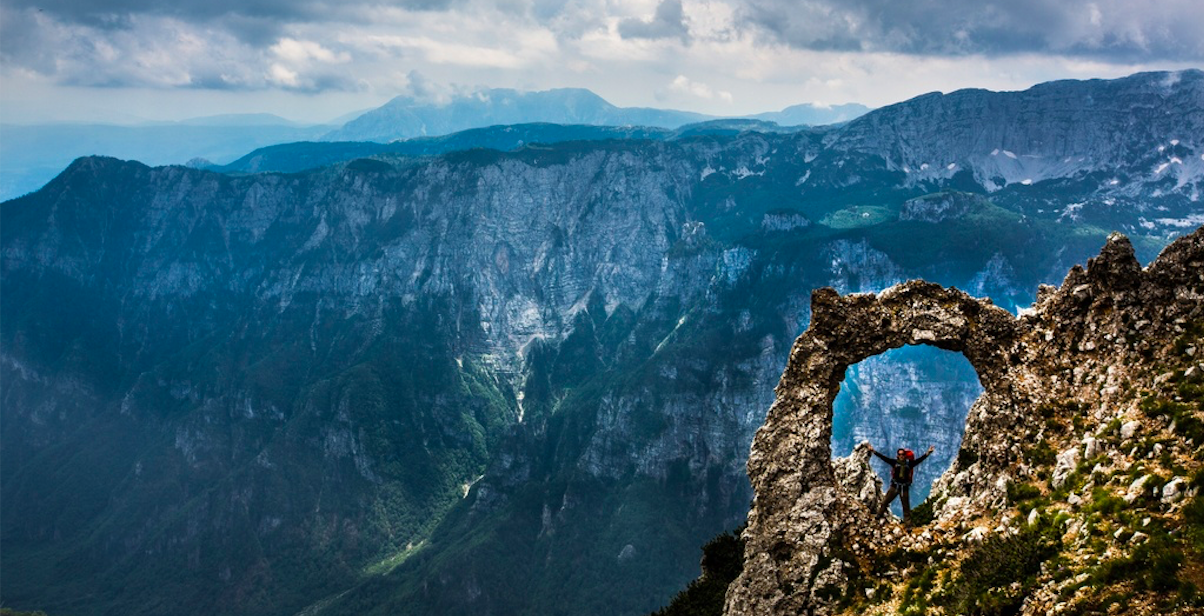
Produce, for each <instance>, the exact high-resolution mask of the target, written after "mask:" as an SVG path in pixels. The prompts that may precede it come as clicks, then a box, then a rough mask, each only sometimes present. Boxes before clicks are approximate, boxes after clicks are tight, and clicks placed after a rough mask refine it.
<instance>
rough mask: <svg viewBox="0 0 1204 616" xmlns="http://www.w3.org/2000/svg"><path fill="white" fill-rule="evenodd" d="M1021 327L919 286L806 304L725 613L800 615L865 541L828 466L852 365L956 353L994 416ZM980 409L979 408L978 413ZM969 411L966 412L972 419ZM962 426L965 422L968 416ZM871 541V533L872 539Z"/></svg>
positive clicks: (959, 296)
mask: <svg viewBox="0 0 1204 616" xmlns="http://www.w3.org/2000/svg"><path fill="white" fill-rule="evenodd" d="M1022 329H1024V327H1023V325H1022V321H1021V320H1019V319H1017V318H1016V317H1015V316H1013V315H1012V314H1011V313H1009V312H1008V311H1006V310H1003V309H1002V308H999V307H997V306H994V305H993V304H991V302H990V301H989V300H984V299H976V298H973V297H970V296H969V295H967V294H966V293H964V292H962V291H959V290H957V289H952V288H945V287H942V286H940V285H937V284H933V283H929V282H924V281H911V282H907V283H904V284H901V285H897V286H895V287H892V288H890V289H887V290H886V291H883V292H882V293H881V294H877V295H875V294H852V295H847V296H843V297H842V296H840V295H839V294H837V293H836V291H835V290H833V289H831V288H824V289H819V290H816V291H815V292H814V293H813V294H812V296H811V325H810V327H809V328H808V329H807V331H806V332H805V333H804V334H803V335H802V336H800V337H799V338H798V340H796V341H795V343H794V346H793V348H792V349H791V351H790V360H789V362H788V364H787V367H786V371H785V372H784V373H783V374H782V379H781V381H780V382H779V384H778V386H777V389H776V393H777V399H776V400H775V402H774V404H773V406H772V407H771V408H770V409H769V413H768V415H767V417H766V420H765V425H763V426H762V427H761V428H760V430H758V431H757V435H756V438H755V439H754V441H753V446H752V452H751V454H750V456H749V460H748V473H749V478H750V479H751V480H752V486H753V491H754V500H753V508H752V511H751V512H750V513H749V517H748V527H747V529H746V530H745V534H744V536H745V540H746V547H745V563H744V573H743V574H741V576H740V577H739V578H738V579H737V580H736V581H735V582H733V583H732V586H731V588H730V589H729V591H728V597H727V609H726V610H725V613H726V614H728V615H729V616H736V615H740V616H743V615H748V616H754V615H756V616H764V615H767V614H806V613H812V612H813V611H815V607H816V606H817V605H822V604H823V603H824V601H822V600H820V599H817V597H821V596H822V594H823V593H824V592H825V587H826V586H827V584H826V581H827V580H826V579H825V578H832V579H833V581H838V580H840V579H842V577H843V576H842V575H841V571H840V568H841V567H843V566H851V565H846V564H845V563H843V562H841V560H840V558H839V557H838V556H837V555H838V554H839V553H841V552H842V551H847V546H848V545H849V544H854V545H855V544H858V543H861V544H864V543H867V542H873V541H874V538H873V537H871V536H867V534H866V533H864V532H863V531H864V530H865V529H867V528H876V527H877V524H875V523H874V522H872V520H871V514H870V511H869V509H868V508H867V507H866V505H865V504H864V503H863V502H862V501H860V500H858V498H857V497H856V495H853V494H849V493H848V492H847V491H845V489H844V488H843V487H842V486H841V484H840V481H839V480H838V476H837V473H836V471H835V468H834V466H833V463H832V452H831V438H832V402H833V400H834V399H835V397H836V394H837V392H838V391H839V387H840V383H841V381H842V380H843V379H844V376H845V371H846V370H847V369H848V367H849V366H851V365H853V364H855V363H857V362H859V361H861V360H863V359H865V358H867V357H871V356H873V355H878V354H881V353H883V352H885V351H888V350H890V349H894V348H899V347H902V346H904V345H911V344H928V345H933V346H936V347H939V348H942V349H946V350H950V351H956V352H960V353H962V354H963V355H964V356H965V357H966V358H967V359H968V360H969V361H970V364H971V365H972V366H973V367H974V369H975V371H977V373H978V376H979V380H980V381H981V383H982V386H983V390H984V391H983V395H982V397H981V398H980V401H979V403H976V404H975V407H976V408H979V407H980V403H982V402H983V401H984V400H993V401H994V402H995V404H993V405H992V408H995V409H999V408H1006V406H1007V405H1006V404H1004V405H1000V404H999V402H1003V401H1006V400H1007V399H1009V398H1011V395H1010V392H1011V389H1012V388H1013V385H1014V384H1013V383H1012V382H1011V378H1010V375H1011V374H1012V373H1013V372H1012V371H1011V370H1009V366H1011V365H1012V364H1014V363H1019V362H1020V361H1021V360H1020V358H1019V355H1018V350H1017V343H1018V341H1019V339H1020V337H1021V330H1022ZM982 408H985V407H982ZM971 415H973V411H972V412H971ZM968 421H973V418H972V417H971V418H970V419H969V420H968ZM871 534H872V533H871Z"/></svg>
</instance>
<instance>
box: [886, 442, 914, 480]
mask: <svg viewBox="0 0 1204 616" xmlns="http://www.w3.org/2000/svg"><path fill="white" fill-rule="evenodd" d="M915 459H916V452H914V451H912V450H910V449H904V450H903V457H902V458H899V460H898V462H897V464H898V465H899V466H900V467H901V468H900V469H899V470H901V471H902V474H905V475H906V477H904V478H902V481H906V485H911V477H912V473H913V471H912V466H911V463H912V462H914V461H915ZM904 461H906V463H904ZM891 480H892V481H894V477H891Z"/></svg>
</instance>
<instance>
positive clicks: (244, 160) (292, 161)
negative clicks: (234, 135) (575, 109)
mask: <svg viewBox="0 0 1204 616" xmlns="http://www.w3.org/2000/svg"><path fill="white" fill-rule="evenodd" d="M673 135H674V131H671V130H668V129H661V128H645V127H638V126H637V127H630V126H629V127H619V126H580V125H562V124H514V125H508V126H490V127H486V128H474V129H469V130H465V131H461V132H458V133H452V134H451V135H445V136H440V137H413V138H410V139H404V140H400V141H392V142H389V143H379V142H375V141H312V142H298V143H285V144H280V145H272V146H267V147H264V148H259V149H258V150H255V151H254V152H251V153H250V154H247V155H246V156H243V157H241V158H239V159H238V160H236V161H234V162H232V163H230V164H228V165H214V166H211V167H210V169H211V170H213V171H219V172H222V173H259V172H265V171H278V172H284V173H295V172H297V171H304V170H306V169H315V168H318V167H324V166H327V165H332V164H335V163H340V162H345V161H349V160H352V159H356V158H367V157H373V156H381V157H398V156H411V157H416V156H435V155H439V154H446V153H448V152H455V151H460V150H471V149H474V148H488V149H493V150H500V151H508V150H514V149H517V148H520V147H523V146H525V145H529V144H540V143H542V144H551V143H560V142H563V141H599V140H603V139H653V140H661V139H667V138H670V137H672V136H673Z"/></svg>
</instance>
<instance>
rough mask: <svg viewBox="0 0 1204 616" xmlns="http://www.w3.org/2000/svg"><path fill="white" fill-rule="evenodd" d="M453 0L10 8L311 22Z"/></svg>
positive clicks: (109, 2) (16, 1)
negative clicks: (357, 9) (363, 9)
mask: <svg viewBox="0 0 1204 616" xmlns="http://www.w3.org/2000/svg"><path fill="white" fill-rule="evenodd" d="M452 2H453V0H379V1H374V2H338V1H331V0H325V1H302V2H296V1H293V0H175V1H173V2H163V1H162V0H10V2H8V3H7V4H8V5H9V7H10V8H14V9H24V8H30V9H35V10H39V11H45V12H47V13H51V14H53V15H55V16H57V17H59V18H61V19H63V20H64V21H67V22H73V23H84V24H88V25H91V26H104V25H120V22H121V17H122V16H125V15H132V14H144V15H158V16H164V17H175V18H178V19H182V20H184V21H194V20H209V19H215V18H218V17H225V16H231V15H240V16H244V17H250V18H270V19H274V20H278V21H310V20H314V19H319V18H323V17H327V16H330V15H332V14H334V13H337V12H339V11H340V10H342V9H343V8H346V7H348V6H352V7H354V6H364V5H368V6H392V7H397V8H403V9H409V10H441V9H446V8H448V7H450V6H451V4H452Z"/></svg>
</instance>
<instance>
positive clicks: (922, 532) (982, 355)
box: [725, 229, 1204, 616]
mask: <svg viewBox="0 0 1204 616" xmlns="http://www.w3.org/2000/svg"><path fill="white" fill-rule="evenodd" d="M1202 300H1204V229H1202V230H1197V231H1196V232H1195V233H1193V234H1192V235H1190V236H1187V237H1184V238H1182V239H1180V240H1178V241H1177V242H1175V243H1174V244H1172V245H1171V246H1169V247H1168V248H1167V249H1166V250H1165V251H1164V252H1163V253H1162V255H1161V256H1160V257H1159V258H1158V259H1157V260H1156V261H1155V262H1154V263H1153V264H1151V265H1150V266H1149V267H1148V268H1145V269H1144V270H1143V269H1142V268H1141V266H1140V264H1139V263H1138V262H1137V260H1136V259H1135V258H1134V255H1133V249H1132V246H1131V244H1130V243H1129V241H1128V239H1126V238H1125V237H1123V236H1121V235H1118V234H1113V235H1112V236H1110V237H1109V238H1108V242H1107V244H1106V245H1105V246H1104V248H1103V250H1102V252H1101V253H1100V255H1099V256H1098V257H1096V258H1094V259H1091V260H1090V261H1089V262H1088V265H1087V268H1086V269H1083V268H1081V267H1078V266H1076V267H1075V268H1074V269H1072V270H1071V272H1070V273H1069V275H1068V276H1067V277H1066V280H1065V281H1064V283H1063V284H1062V286H1061V288H1057V289H1055V288H1053V287H1043V288H1042V289H1041V291H1040V293H1039V298H1038V301H1037V303H1036V304H1035V305H1034V307H1033V312H1032V313H1030V314H1026V315H1025V316H1023V317H1019V318H1018V317H1015V316H1013V315H1012V314H1011V313H1009V312H1007V311H1005V310H1003V309H1001V308H998V307H996V306H994V305H992V304H991V302H990V301H989V300H985V299H976V298H973V297H971V296H969V295H967V294H966V293H964V292H962V291H959V290H957V289H950V288H945V287H941V286H939V285H935V284H931V283H927V282H923V281H911V282H907V283H903V284H900V285H897V286H895V287H892V288H890V289H887V290H886V291H883V292H882V293H881V294H877V295H875V294H850V295H846V296H840V295H838V294H837V293H836V292H835V291H833V290H832V289H820V290H817V291H815V293H814V294H813V295H812V319H811V325H810V328H809V329H808V330H807V331H806V332H805V333H804V334H803V335H802V336H800V337H799V338H798V340H796V342H795V344H794V347H793V349H792V351H791V354H790V361H789V364H788V366H787V367H786V370H785V372H784V374H783V375H782V379H781V381H780V383H779V385H778V387H777V390H776V393H777V399H776V401H775V402H774V404H773V406H772V407H771V408H770V410H769V414H768V417H767V418H766V422H765V425H764V426H763V427H762V428H761V429H760V430H759V431H758V433H757V436H756V439H755V441H754V443H753V446H752V452H751V455H750V458H749V462H748V471H749V477H750V478H751V480H752V485H753V489H754V490H755V499H754V502H753V508H752V510H751V512H750V513H749V516H748V526H747V530H746V531H745V534H744V537H745V540H746V550H745V566H744V572H743V574H742V575H741V576H740V577H739V578H738V579H737V580H736V581H735V582H734V583H733V584H732V585H731V587H730V588H729V590H728V595H727V603H726V607H725V613H726V614H728V615H729V616H744V615H748V616H754V615H756V616H764V615H769V614H783V615H784V614H827V613H833V612H835V611H837V607H838V604H839V603H840V601H841V598H842V597H843V598H845V600H846V605H847V598H848V597H850V596H853V595H856V594H857V593H856V592H850V590H851V589H850V584H851V582H850V580H853V579H856V578H858V577H859V576H860V575H861V574H862V573H864V572H865V570H866V569H870V568H873V567H874V566H875V563H878V562H881V561H882V559H883V558H884V557H885V555H886V554H887V553H889V552H890V551H892V550H895V549H900V548H903V549H912V548H917V547H922V546H925V545H927V546H935V545H939V544H942V542H945V543H946V544H959V543H962V542H971V543H973V542H977V541H981V540H982V539H983V538H984V537H986V536H989V535H990V534H991V533H992V532H996V533H1007V532H1008V529H1009V528H1010V527H1009V524H1015V523H1016V521H1015V519H1014V518H1016V517H1019V516H1017V514H1016V513H1015V512H1014V511H1012V512H1009V511H1008V509H1009V502H1008V495H1007V488H1008V485H1009V484H1011V483H1014V482H1019V481H1024V480H1029V479H1033V478H1034V477H1037V476H1038V470H1039V469H1038V467H1040V466H1041V464H1042V463H1038V462H1031V463H1030V462H1028V461H1030V460H1032V458H1033V456H1032V455H1031V454H1028V453H1026V452H1029V451H1030V450H1031V449H1032V446H1033V445H1034V443H1036V442H1038V440H1039V441H1040V442H1042V443H1046V442H1047V441H1049V442H1052V443H1054V444H1056V445H1058V446H1059V448H1058V449H1056V450H1054V451H1055V452H1056V451H1062V450H1063V449H1062V447H1064V446H1069V449H1067V451H1070V450H1073V451H1074V453H1073V454H1069V453H1067V454H1066V455H1064V456H1058V458H1063V460H1062V462H1064V464H1063V466H1066V467H1067V468H1064V469H1060V471H1061V472H1060V473H1056V472H1055V473H1052V474H1053V475H1054V476H1055V478H1056V480H1057V481H1058V482H1059V486H1060V485H1061V483H1062V482H1065V481H1066V479H1067V477H1068V476H1069V475H1070V474H1071V473H1072V472H1073V471H1074V466H1075V464H1077V462H1078V460H1079V458H1080V453H1081V452H1083V451H1089V453H1094V452H1095V450H1096V449H1098V448H1099V447H1101V445H1099V444H1098V443H1097V442H1096V440H1095V438H1094V436H1093V435H1094V434H1097V433H1098V434H1103V433H1104V432H1106V431H1104V430H1103V429H1102V428H1101V426H1104V425H1105V424H1108V423H1110V422H1111V423H1116V422H1117V421H1118V420H1125V421H1120V423H1119V424H1117V425H1124V426H1127V427H1126V430H1128V432H1130V434H1129V435H1128V438H1124V436H1123V435H1122V436H1121V438H1120V439H1118V440H1120V441H1123V442H1131V440H1132V436H1133V434H1134V433H1136V432H1137V431H1139V430H1141V429H1143V428H1142V427H1141V426H1142V423H1141V422H1142V421H1145V420H1139V418H1137V417H1136V416H1135V411H1136V404H1135V403H1134V402H1133V396H1132V395H1130V394H1129V392H1128V390H1129V389H1131V388H1132V385H1133V381H1135V380H1137V379H1141V378H1145V376H1146V374H1147V371H1146V368H1149V367H1151V366H1154V365H1155V364H1157V363H1158V362H1157V360H1158V359H1159V358H1161V357H1164V356H1166V355H1167V354H1168V353H1170V352H1171V347H1172V346H1173V345H1172V344H1171V341H1172V340H1174V339H1175V338H1176V336H1177V335H1178V334H1181V333H1182V332H1183V331H1184V328H1185V326H1187V325H1190V324H1192V323H1197V322H1200V321H1201V319H1202V318H1204V301H1202ZM914 344H928V345H934V346H937V347H940V348H943V349H947V350H952V351H957V352H960V353H962V354H964V355H965V356H966V358H967V359H968V360H969V361H970V363H971V364H972V365H973V366H974V368H975V370H976V371H977V372H978V375H979V378H980V380H981V382H982V385H983V387H984V393H983V395H982V396H981V397H980V398H979V399H978V401H976V402H975V404H974V405H973V407H972V408H971V409H970V413H969V416H968V418H967V422H966V431H965V437H964V440H963V443H962V451H961V452H959V455H958V457H957V460H956V461H955V462H954V463H953V465H952V466H951V467H950V468H949V469H948V470H947V471H946V472H945V474H944V475H942V477H941V479H940V480H938V482H937V484H936V485H934V487H933V493H932V499H934V500H933V502H934V503H936V504H937V505H936V511H935V520H936V521H937V522H936V523H935V524H933V525H932V526H931V527H930V528H926V529H915V530H905V529H902V527H900V526H898V525H897V524H893V523H888V524H883V523H881V522H877V521H875V520H874V519H873V518H872V513H871V511H872V508H873V504H874V503H875V502H876V499H877V498H878V494H879V492H878V491H877V490H878V489H880V487H879V488H877V489H873V488H870V487H869V486H868V485H867V483H866V481H865V480H864V477H865V471H860V470H859V467H864V466H867V465H868V459H867V458H868V453H867V452H866V451H865V450H864V447H859V448H858V450H856V451H855V452H854V453H853V455H852V456H850V457H849V458H845V459H840V460H836V461H833V460H832V455H831V451H830V445H829V443H830V439H831V429H832V401H833V399H834V398H835V396H836V394H837V391H838V388H839V384H840V382H841V380H842V379H843V377H844V374H845V370H846V369H847V368H848V367H849V366H850V365H852V364H855V363H856V362H858V361H861V360H863V359H865V358H867V357H870V356H873V355H877V354H879V353H882V352H884V351H886V350H889V349H892V348H897V347H900V346H903V345H914ZM1180 346H1182V345H1180ZM1068 400H1070V401H1073V403H1067V402H1066V401H1068ZM1066 407H1072V408H1073V409H1075V411H1074V412H1075V413H1076V418H1075V420H1074V425H1075V426H1076V427H1075V428H1074V429H1071V428H1069V427H1067V426H1065V425H1063V424H1062V423H1059V422H1064V423H1065V424H1069V423H1071V422H1070V420H1069V419H1068V418H1059V417H1056V416H1054V415H1055V414H1054V413H1053V412H1052V411H1051V410H1050V409H1054V408H1058V409H1061V408H1066ZM1126 422H1137V423H1136V425H1130V423H1126ZM1171 428H1173V426H1171ZM1047 429H1048V430H1050V432H1049V433H1048V434H1047V433H1046V430H1047ZM1055 429H1056V430H1055ZM1062 432H1066V433H1068V436H1056V435H1059V434H1062ZM1116 432H1120V430H1116ZM1088 441H1090V442H1089V443H1088ZM1168 442H1169V441H1168ZM1171 446H1172V447H1174V446H1175V445H1174V444H1172V445H1171ZM1186 446H1187V447H1188V448H1190V447H1193V446H1194V444H1193V443H1191V442H1190V441H1188V442H1187V443H1186ZM1160 447H1161V445H1160ZM1130 455H1132V454H1130ZM1070 458H1074V459H1075V460H1074V462H1073V463H1072V462H1070ZM1053 463H1054V461H1052V460H1051V461H1048V463H1046V466H1049V467H1052V465H1053ZM866 470H868V469H866ZM1049 471H1050V469H1049V468H1047V469H1045V476H1046V477H1048V476H1049V475H1050V474H1051V473H1050V472H1049ZM1168 485H1169V484H1168ZM1178 489H1180V488H1179V484H1174V487H1173V488H1171V492H1176V491H1177V490H1178ZM1134 491H1136V492H1141V489H1140V488H1139V489H1137V490H1129V492H1134ZM870 493H872V495H871V494H870ZM1024 513H1027V514H1028V519H1029V520H1031V521H1035V520H1036V519H1038V518H1039V517H1040V516H1039V515H1038V512H1037V511H1036V509H1033V511H1032V512H1028V511H1025V512H1024ZM1020 521H1021V522H1023V519H1021V520H1020ZM993 529H994V530H993ZM975 533H977V535H975ZM1130 534H1131V533H1130ZM1125 536H1126V537H1128V536H1129V535H1125ZM966 537H971V539H966ZM952 557H953V558H956V555H953V556H952ZM852 590H857V589H852ZM1029 599H1032V597H1029V598H1028V599H1025V600H1026V601H1027V602H1026V603H1025V604H1024V605H1025V607H1026V610H1025V611H1026V612H1033V611H1035V610H1036V609H1037V604H1038V603H1039V601H1037V600H1035V599H1033V600H1032V601H1029ZM1030 608H1031V609H1030ZM1042 613H1043V612H1042Z"/></svg>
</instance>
